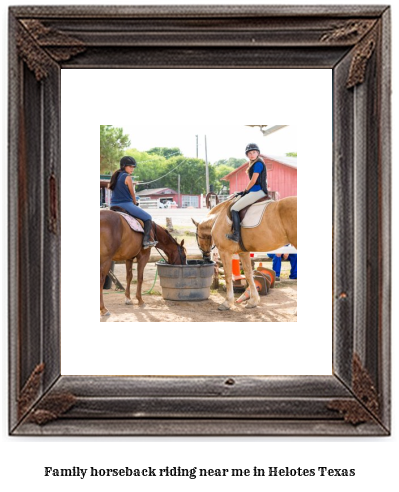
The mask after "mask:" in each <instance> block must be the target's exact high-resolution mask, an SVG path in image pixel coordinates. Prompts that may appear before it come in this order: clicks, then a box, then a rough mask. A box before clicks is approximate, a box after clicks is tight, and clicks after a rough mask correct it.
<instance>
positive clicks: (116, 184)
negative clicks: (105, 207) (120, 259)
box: [108, 156, 157, 249]
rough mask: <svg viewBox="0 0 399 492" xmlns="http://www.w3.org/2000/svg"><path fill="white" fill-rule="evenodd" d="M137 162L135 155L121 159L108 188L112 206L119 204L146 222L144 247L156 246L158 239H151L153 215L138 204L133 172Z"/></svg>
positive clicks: (118, 205)
mask: <svg viewBox="0 0 399 492" xmlns="http://www.w3.org/2000/svg"><path fill="white" fill-rule="evenodd" d="M136 166H137V163H136V161H135V159H133V157H130V156H125V157H122V159H121V160H120V169H118V170H117V171H115V172H114V174H113V175H112V178H111V181H110V183H109V185H108V188H110V189H111V190H112V196H111V207H113V206H117V207H121V208H123V209H125V210H126V211H127V212H128V213H129V214H130V215H132V216H133V217H137V218H138V219H140V220H142V221H143V222H144V237H143V249H147V248H150V247H151V246H155V245H156V244H157V241H151V240H150V232H151V228H152V217H151V215H150V214H148V213H147V212H146V211H144V210H143V209H141V208H140V207H138V206H137V200H136V195H135V193H134V187H133V181H132V177H131V174H132V172H133V170H134V168H135V167H136Z"/></svg>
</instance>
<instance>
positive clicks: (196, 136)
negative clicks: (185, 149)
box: [195, 135, 198, 159]
mask: <svg viewBox="0 0 399 492" xmlns="http://www.w3.org/2000/svg"><path fill="white" fill-rule="evenodd" d="M195 138H196V139H197V159H198V135H195Z"/></svg>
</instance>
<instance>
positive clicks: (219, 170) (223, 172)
mask: <svg viewBox="0 0 399 492" xmlns="http://www.w3.org/2000/svg"><path fill="white" fill-rule="evenodd" d="M212 168H213V169H214V171H215V182H214V183H212V184H213V186H214V190H215V192H216V193H219V192H220V191H221V189H222V188H223V187H225V188H226V187H228V186H229V182H228V181H221V178H224V176H227V174H230V173H231V172H232V171H234V167H232V166H227V165H226V164H219V165H218V166H212Z"/></svg>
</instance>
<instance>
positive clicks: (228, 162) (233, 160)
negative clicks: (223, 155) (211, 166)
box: [215, 157, 248, 169]
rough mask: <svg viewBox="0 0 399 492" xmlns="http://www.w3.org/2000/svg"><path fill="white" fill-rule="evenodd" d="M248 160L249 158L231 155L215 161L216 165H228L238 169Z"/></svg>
mask: <svg viewBox="0 0 399 492" xmlns="http://www.w3.org/2000/svg"><path fill="white" fill-rule="evenodd" d="M247 161H248V159H237V158H235V157H230V158H229V159H222V160H220V161H217V162H215V166H222V165H226V166H229V167H232V168H233V169H237V168H238V167H240V166H242V165H243V164H245V163H246V162H247Z"/></svg>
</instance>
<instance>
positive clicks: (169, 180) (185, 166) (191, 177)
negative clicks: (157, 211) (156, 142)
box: [163, 156, 213, 195]
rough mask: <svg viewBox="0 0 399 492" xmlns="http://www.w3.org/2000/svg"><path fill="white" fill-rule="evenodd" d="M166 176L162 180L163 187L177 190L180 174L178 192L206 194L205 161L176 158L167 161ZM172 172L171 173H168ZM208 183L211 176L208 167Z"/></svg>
mask: <svg viewBox="0 0 399 492" xmlns="http://www.w3.org/2000/svg"><path fill="white" fill-rule="evenodd" d="M167 166H168V172H169V173H170V174H168V175H167V176H165V178H164V179H163V183H164V184H163V186H165V187H168V188H173V189H174V190H177V184H178V175H179V174H180V192H181V193H187V194H193V195H198V194H200V193H205V192H206V178H205V161H204V160H202V159H196V158H187V157H184V156H177V157H172V158H170V159H168V161H167ZM170 171H172V172H170ZM209 171H210V172H209V182H210V183H211V182H212V181H211V179H213V176H212V175H211V169H210V167H209Z"/></svg>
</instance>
